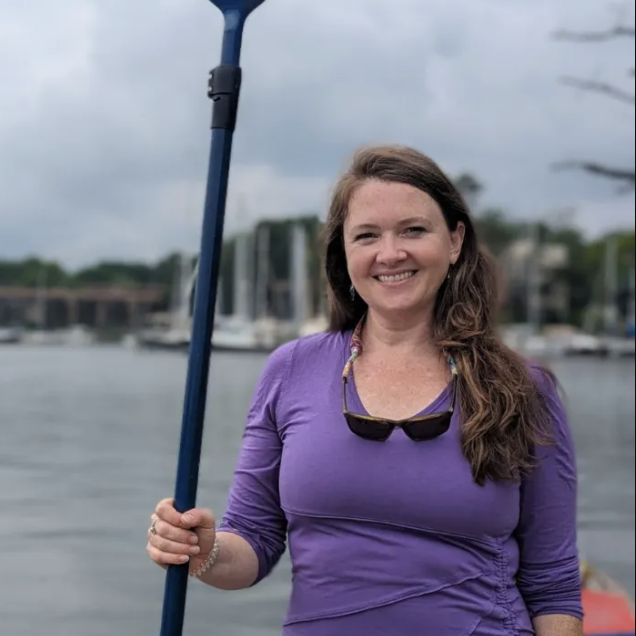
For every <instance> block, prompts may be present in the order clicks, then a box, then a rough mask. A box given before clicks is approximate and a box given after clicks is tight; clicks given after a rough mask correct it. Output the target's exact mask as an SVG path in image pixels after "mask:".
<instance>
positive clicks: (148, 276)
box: [0, 175, 635, 325]
mask: <svg viewBox="0 0 636 636" xmlns="http://www.w3.org/2000/svg"><path fill="white" fill-rule="evenodd" d="M456 183H457V185H458V187H459V188H460V189H461V190H462V192H463V193H464V196H465V197H466V198H467V199H468V200H469V201H471V203H472V205H473V208H475V207H478V206H477V204H476V200H477V199H478V195H479V193H480V191H481V189H482V187H481V184H480V183H479V182H478V181H477V180H476V179H475V178H474V177H473V176H471V175H461V176H460V177H459V178H458V179H457V180H456ZM297 223H302V224H303V225H304V226H305V230H306V236H307V259H308V260H307V265H308V273H309V279H310V290H311V304H312V305H313V310H314V311H315V312H316V311H318V309H319V307H320V306H321V304H322V302H321V301H322V298H323V296H324V278H323V276H322V271H321V244H320V240H321V230H322V221H321V220H320V217H319V216H318V215H317V214H316V215H307V216H303V217H297V218H293V217H290V218H285V219H266V220H262V221H260V222H259V223H258V225H257V226H256V227H255V228H254V230H255V231H254V232H251V233H250V234H251V236H252V237H253V236H254V235H255V234H256V233H257V232H258V230H259V228H261V227H262V226H266V227H267V228H268V230H269V250H268V251H269V279H270V290H269V293H270V296H274V295H275V294H279V295H280V294H282V295H283V296H284V295H285V289H286V286H287V285H288V282H289V280H290V278H291V277H290V269H291V249H292V248H291V240H290V238H291V231H292V227H293V225H294V224H297ZM475 224H476V226H477V231H478V233H479V236H480V238H481V240H482V242H483V243H484V244H485V245H486V246H487V247H488V248H489V250H490V251H491V252H492V253H493V254H494V255H495V256H496V257H499V258H502V257H503V256H504V254H505V251H506V249H507V248H508V247H509V246H510V245H511V244H512V243H513V242H515V241H517V240H520V239H524V238H528V237H529V236H530V224H529V222H527V221H524V220H517V219H515V218H513V217H511V216H510V215H509V214H506V212H505V211H504V210H502V209H498V208H485V209H480V210H478V211H477V212H476V214H475ZM535 230H536V233H535V234H534V236H535V237H537V238H538V241H539V243H540V244H541V245H550V244H562V245H565V246H566V248H567V251H568V254H569V258H568V261H567V263H566V264H565V265H564V266H563V267H561V268H559V269H556V270H553V271H551V272H550V279H549V280H546V281H545V282H544V284H545V285H551V284H553V283H555V282H559V283H563V284H565V286H566V288H567V289H568V294H569V301H568V310H567V314H566V315H559V316H550V315H547V316H545V319H546V320H547V321H549V322H555V321H556V322H563V321H566V322H568V323H570V324H576V325H581V324H582V322H583V320H584V316H585V312H586V309H587V308H588V307H589V306H590V304H591V303H593V302H594V301H595V300H597V299H598V298H599V297H602V295H603V285H604V270H605V258H606V246H607V242H608V239H609V238H612V237H610V236H602V237H599V238H596V239H594V240H587V239H586V238H585V236H584V235H583V233H582V232H581V231H580V230H579V229H578V228H577V227H576V226H575V225H573V224H571V223H567V222H556V223H550V222H541V223H539V224H538V226H535ZM237 238H238V235H233V236H228V237H227V238H226V239H225V240H224V244H223V252H222V259H221V276H222V280H223V281H224V284H223V286H222V295H223V296H222V300H221V302H222V306H223V308H224V309H226V310H227V311H231V310H232V307H233V290H232V285H231V281H232V280H233V275H234V253H235V250H236V245H237ZM613 238H615V240H616V243H617V246H618V258H617V263H618V267H617V277H618V281H617V282H618V293H617V298H616V301H617V303H618V306H619V308H620V309H619V310H620V311H621V313H622V314H623V315H625V314H626V312H627V311H628V303H629V293H630V285H631V282H630V275H631V272H632V271H633V267H634V254H635V240H634V230H632V229H625V230H624V231H622V232H617V233H614V236H613ZM250 245H251V246H252V249H251V250H250V256H253V258H252V257H250V259H249V260H250V265H251V268H252V269H251V273H253V274H254V275H255V273H256V270H257V268H258V258H257V257H256V249H257V241H256V240H252V241H251V243H250ZM190 258H191V263H192V265H193V266H194V263H195V258H196V256H195V255H192V256H191V257H190ZM179 267H180V255H179V254H177V253H171V254H167V255H166V256H165V257H163V258H161V259H159V260H158V261H157V262H155V263H145V262H134V261H132V262H130V261H128V262H124V261H115V260H104V261H100V262H97V263H95V264H92V265H89V266H87V267H84V268H81V269H79V270H77V271H69V270H67V269H65V268H64V267H63V266H62V265H61V264H60V263H58V262H55V261H50V260H45V259H41V258H38V257H36V256H33V257H30V258H26V259H23V260H20V261H8V260H4V261H3V260H0V286H21V287H31V288H33V287H38V286H40V287H49V288H50V287H68V288H77V287H82V286H94V285H100V286H102V285H103V286H113V285H117V286H120V285H124V286H142V287H143V286H149V285H160V286H162V287H163V288H164V289H165V302H164V305H165V307H167V306H168V304H169V302H170V294H171V290H172V287H173V283H174V281H175V279H176V276H177V275H178V271H179ZM517 284H519V282H518V283H517ZM520 284H521V285H523V284H524V283H523V281H521V283H520ZM277 290H278V291H277ZM281 290H282V292H281ZM517 292H519V290H517ZM524 299H525V294H524V293H523V290H521V293H517V294H510V300H509V302H508V303H507V306H506V307H505V310H506V312H507V316H506V318H507V319H508V320H513V321H515V322H517V321H518V322H523V321H524V320H525V318H526V309H527V308H526V306H525V300H524ZM270 300H271V298H270ZM288 311H289V303H287V305H286V304H285V303H284V302H283V303H282V308H281V309H279V312H278V313H281V312H282V313H283V314H287V313H288Z"/></svg>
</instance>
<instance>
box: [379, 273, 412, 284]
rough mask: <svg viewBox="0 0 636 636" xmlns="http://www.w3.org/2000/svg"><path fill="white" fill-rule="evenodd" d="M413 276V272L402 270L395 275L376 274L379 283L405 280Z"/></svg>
mask: <svg viewBox="0 0 636 636" xmlns="http://www.w3.org/2000/svg"><path fill="white" fill-rule="evenodd" d="M411 276H415V272H403V273H402V274H396V275H395V276H378V280H379V281H380V282H381V283H399V282H400V281H401V280H406V279H407V278H411Z"/></svg>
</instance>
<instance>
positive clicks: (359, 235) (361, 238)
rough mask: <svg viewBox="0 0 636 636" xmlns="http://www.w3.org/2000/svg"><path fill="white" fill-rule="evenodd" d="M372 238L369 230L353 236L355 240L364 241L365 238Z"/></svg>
mask: <svg viewBox="0 0 636 636" xmlns="http://www.w3.org/2000/svg"><path fill="white" fill-rule="evenodd" d="M370 238H373V234H371V232H364V233H363V234H358V235H357V236H356V238H355V240H356V241H365V240H367V239H370Z"/></svg>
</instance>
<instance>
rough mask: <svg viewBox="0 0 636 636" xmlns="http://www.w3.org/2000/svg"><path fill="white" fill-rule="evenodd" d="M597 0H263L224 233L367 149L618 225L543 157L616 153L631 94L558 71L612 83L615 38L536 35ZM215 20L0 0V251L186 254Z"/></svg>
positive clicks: (594, 10) (609, 200) (63, 256)
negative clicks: (402, 155)
mask: <svg viewBox="0 0 636 636" xmlns="http://www.w3.org/2000/svg"><path fill="white" fill-rule="evenodd" d="M614 6H615V4H611V3H609V2H604V1H602V0H598V1H596V0H585V1H584V2H583V1H581V0H514V1H510V0H453V1H449V0H267V1H266V2H265V4H263V5H262V6H261V7H260V8H259V9H258V10H257V11H256V12H255V13H254V14H253V15H252V16H251V17H250V18H249V21H248V24H247V27H246V31H245V39H244V46H243V55H242V66H243V70H244V81H243V90H242V94H241V106H240V112H239V123H238V128H237V132H236V134H235V145H234V155H233V163H232V179H231V186H230V198H229V201H228V209H227V217H226V218H227V225H226V231H227V232H231V231H232V230H233V229H235V228H237V227H241V226H245V225H247V224H248V223H251V222H252V221H253V220H254V219H257V218H260V217H274V216H283V215H289V214H294V213H297V212H304V211H316V212H319V213H320V214H324V210H325V207H326V201H327V198H328V193H329V189H330V187H331V186H332V185H333V182H334V180H335V178H336V176H337V175H338V173H339V172H340V170H341V169H342V167H343V165H344V164H345V162H346V160H347V158H348V157H349V156H350V155H351V153H352V152H353V150H354V149H355V148H356V147H357V146H358V145H360V144H368V143H374V142H398V143H406V144H409V145H413V146H416V147H417V148H419V149H420V150H422V151H424V152H426V153H428V154H430V155H431V156H432V157H433V158H434V159H436V160H437V161H438V162H439V163H440V164H441V165H442V167H443V168H444V169H445V170H447V171H448V172H449V173H450V174H457V173H459V172H462V171H469V172H472V173H474V174H475V175H476V176H477V177H478V178H479V179H480V180H482V181H483V183H484V184H485V186H486V191H485V193H484V196H483V203H484V204H486V203H488V204H492V205H497V206H502V207H504V208H506V209H508V210H510V213H511V214H512V213H514V214H515V215H517V216H531V215H538V214H547V215H549V214H550V213H551V211H552V210H555V209H560V208H562V207H564V206H576V207H577V217H576V218H577V222H578V223H579V224H580V225H581V226H582V227H583V228H584V230H585V231H586V232H588V233H592V234H594V233H598V232H600V231H603V230H605V229H607V228H610V227H616V226H619V225H628V226H630V225H631V226H633V225H634V215H633V212H634V196H633V194H627V195H625V194H622V195H621V194H619V193H617V185H616V184H615V183H613V182H609V181H605V180H603V179H598V178H594V177H590V176H588V175H586V174H583V173H578V172H572V173H563V174H552V173H551V172H550V170H549V165H550V163H551V162H553V161H556V160H560V159H564V158H574V157H576V158H586V159H587V158H590V159H598V160H602V161H605V162H607V163H610V164H616V165H617V166H633V164H634V111H633V108H632V107H630V106H628V105H624V104H621V103H619V102H618V101H613V100H611V99H608V98H605V97H602V96H598V95H595V94H582V93H580V92H578V91H576V90H573V89H571V88H568V87H564V86H562V85H560V84H559V83H558V78H559V76H561V75H562V74H576V75H581V76H584V77H593V78H599V79H600V78H602V79H607V80H611V81H612V82H615V83H616V84H617V85H620V86H622V87H624V88H626V89H630V90H633V80H631V79H629V78H628V76H627V69H628V68H629V67H631V66H633V65H634V51H633V41H630V40H624V41H615V42H612V43H608V44H588V45H581V44H572V43H563V42H555V41H554V40H553V39H551V32H552V31H554V30H555V29H558V28H563V27H569V28H572V29H594V28H605V27H608V26H613V24H614V20H615V17H614V15H615V14H614V13H612V11H613V9H612V7H614ZM627 21H628V22H630V23H632V22H633V3H632V8H631V9H628V10H627ZM221 34H222V19H221V15H220V13H219V12H218V10H217V9H216V8H215V7H214V6H213V5H212V4H211V3H209V2H207V1H206V0H136V1H135V2H130V1H128V0H99V1H98V0H66V1H65V3H64V5H63V6H62V5H60V4H59V3H55V2H42V1H41V0H21V1H20V2H9V1H8V0H0V77H1V78H2V89H1V90H0V259H2V258H18V257H22V256H25V255H28V254H33V253H38V254H40V255H43V256H46V257H50V258H56V259H58V260H60V261H62V262H63V263H64V264H65V265H66V266H68V267H71V268H75V267H79V266H81V265H84V264H87V263H90V262H95V261H97V260H100V259H109V258H125V259H134V260H154V259H157V258H159V257H161V256H163V255H165V254H166V253H167V252H169V251H171V250H174V249H187V250H190V251H194V250H196V249H197V247H198V242H199V232H200V221H201V210H202V202H203V195H204V183H205V175H206V170H207V156H208V149H209V122H210V111H211V106H210V102H209V100H208V99H207V97H206V82H207V73H208V71H209V69H210V68H212V67H214V66H216V64H217V63H218V61H219V51H220V39H221Z"/></svg>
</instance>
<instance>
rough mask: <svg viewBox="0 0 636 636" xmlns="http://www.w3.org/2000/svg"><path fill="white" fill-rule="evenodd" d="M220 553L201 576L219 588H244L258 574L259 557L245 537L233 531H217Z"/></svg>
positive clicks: (206, 582)
mask: <svg viewBox="0 0 636 636" xmlns="http://www.w3.org/2000/svg"><path fill="white" fill-rule="evenodd" d="M216 537H217V539H218V541H219V555H218V557H217V560H216V562H215V563H214V565H213V566H212V567H211V568H210V569H209V570H208V571H207V572H204V573H203V574H202V575H201V576H200V577H199V578H200V580H201V581H203V583H205V584H206V585H210V586H212V587H215V588H217V589H219V590H242V589H245V588H247V587H250V586H251V585H252V584H253V583H254V581H255V580H256V577H257V576H258V557H257V556H256V553H255V552H254V549H253V548H252V546H251V545H250V544H249V543H248V542H247V541H246V540H245V539H243V537H241V536H239V535H237V534H234V533H232V532H217V534H216Z"/></svg>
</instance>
